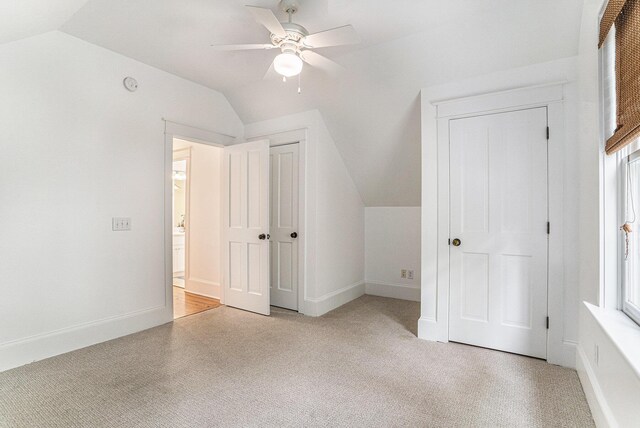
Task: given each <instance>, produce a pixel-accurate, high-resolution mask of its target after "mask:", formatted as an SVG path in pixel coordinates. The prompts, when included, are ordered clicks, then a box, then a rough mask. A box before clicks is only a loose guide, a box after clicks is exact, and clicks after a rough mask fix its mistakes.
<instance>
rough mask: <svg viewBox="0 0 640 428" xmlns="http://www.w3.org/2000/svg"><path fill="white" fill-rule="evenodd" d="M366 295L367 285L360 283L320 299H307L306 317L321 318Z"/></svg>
mask: <svg viewBox="0 0 640 428" xmlns="http://www.w3.org/2000/svg"><path fill="white" fill-rule="evenodd" d="M364 294H365V283H364V281H359V282H356V283H354V284H351V285H347V286H346V287H343V288H341V289H339V290H336V291H332V292H331V293H327V294H325V295H324V296H322V297H318V298H306V299H305V308H306V309H307V310H306V312H305V315H310V316H314V317H319V316H321V315H324V314H326V313H327V312H330V311H332V310H334V309H336V308H338V307H340V306H342V305H344V304H345V303H348V302H350V301H352V300H354V299H357V298H358V297H360V296H362V295H364Z"/></svg>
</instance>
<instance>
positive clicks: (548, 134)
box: [547, 126, 549, 140]
mask: <svg viewBox="0 0 640 428" xmlns="http://www.w3.org/2000/svg"><path fill="white" fill-rule="evenodd" d="M548 139H549V127H548V126H547V140H548Z"/></svg>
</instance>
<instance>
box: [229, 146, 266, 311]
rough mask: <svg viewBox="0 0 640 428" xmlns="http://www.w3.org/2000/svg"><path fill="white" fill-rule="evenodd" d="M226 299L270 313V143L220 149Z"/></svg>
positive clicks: (241, 306)
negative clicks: (222, 174)
mask: <svg viewBox="0 0 640 428" xmlns="http://www.w3.org/2000/svg"><path fill="white" fill-rule="evenodd" d="M223 171H224V177H223V186H224V195H223V198H224V199H223V203H224V215H223V221H224V226H223V229H224V233H225V237H224V245H225V246H226V247H225V249H224V303H225V304H226V305H228V306H233V307H236V308H239V309H245V310H247V311H251V312H257V313H259V314H263V315H269V304H270V301H269V299H270V297H269V293H270V291H269V237H270V236H269V141H268V140H262V141H255V142H251V143H243V144H236V145H234V146H227V147H225V148H224V169H223Z"/></svg>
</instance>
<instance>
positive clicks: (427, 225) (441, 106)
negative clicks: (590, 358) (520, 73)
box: [418, 81, 575, 367]
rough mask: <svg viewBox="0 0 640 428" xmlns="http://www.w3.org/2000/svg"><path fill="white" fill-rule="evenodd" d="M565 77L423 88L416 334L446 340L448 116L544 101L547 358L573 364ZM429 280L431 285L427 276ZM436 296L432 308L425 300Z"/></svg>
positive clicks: (525, 106)
mask: <svg viewBox="0 0 640 428" xmlns="http://www.w3.org/2000/svg"><path fill="white" fill-rule="evenodd" d="M566 84H567V82H565V81H560V82H552V83H547V84H541V85H535V86H525V87H520V88H516V89H509V90H505V91H497V92H490V93H486V94H481V95H472V96H464V97H457V98H453V99H446V100H437V99H430V98H429V96H428V94H426V93H425V92H424V91H423V92H422V94H421V98H422V109H423V129H422V133H423V136H422V139H423V151H422V156H423V180H424V179H426V181H423V182H427V183H428V186H424V185H423V189H422V192H423V194H422V207H423V211H422V253H423V261H422V272H423V276H422V293H423V294H422V299H421V300H422V304H421V305H422V311H421V317H420V320H419V322H418V337H420V338H423V339H427V340H434V341H439V342H448V341H449V245H448V239H449V215H450V213H449V158H448V152H449V121H450V120H452V119H461V118H465V117H473V116H478V115H484V114H493V113H503V112H510V111H514V110H522V109H529V108H536V107H546V108H547V114H548V122H547V123H548V126H549V128H550V130H551V132H550V136H549V142H548V147H549V151H548V183H549V193H548V198H549V205H548V209H549V222H550V223H551V234H550V235H549V252H548V257H549V261H548V293H547V302H548V304H547V313H548V316H549V318H550V326H549V330H548V335H547V361H548V362H550V363H554V364H560V365H564V366H569V367H573V366H575V343H573V342H570V341H566V340H564V317H563V300H564V283H563V275H564V272H563V270H564V267H563V266H564V264H563V262H564V256H563V252H564V243H563V231H564V228H563V212H564V210H563V201H564V147H565V127H564V99H565V97H564V88H565V85H566ZM430 281H431V284H434V283H435V287H433V285H431V286H429V282H430ZM429 301H435V302H436V305H435V311H433V310H432V309H430V308H429V307H425V302H429Z"/></svg>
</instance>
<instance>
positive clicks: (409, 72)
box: [0, 0, 583, 206]
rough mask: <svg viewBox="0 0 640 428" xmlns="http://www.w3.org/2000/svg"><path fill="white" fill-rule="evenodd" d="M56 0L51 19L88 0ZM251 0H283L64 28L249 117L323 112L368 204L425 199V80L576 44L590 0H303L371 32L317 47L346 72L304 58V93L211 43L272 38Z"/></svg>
mask: <svg viewBox="0 0 640 428" xmlns="http://www.w3.org/2000/svg"><path fill="white" fill-rule="evenodd" d="M10 3H17V2H10ZM21 3H29V4H32V6H33V7H35V6H36V5H40V6H42V7H44V5H47V7H46V8H45V9H42V10H51V9H52V6H50V5H49V3H54V2H46V1H44V0H42V1H34V0H30V1H29V2H21ZM55 3H56V6H57V5H58V4H59V5H60V9H57V10H56V12H55V13H54V12H53V11H52V12H50V13H51V15H52V17H55V19H53V18H52V19H51V20H50V22H48V23H46V25H45V24H43V23H39V24H38V25H40V26H41V27H42V28H45V27H47V28H48V27H51V26H53V25H55V24H57V23H58V22H59V21H60V20H61V19H63V18H64V17H65V16H67V17H68V16H70V13H71V12H72V11H73V10H74V7H75V8H77V6H78V5H80V4H82V3H84V2H83V1H71V0H66V1H57V2H55ZM245 3H251V4H253V5H257V6H262V7H272V8H273V10H274V11H277V8H276V6H277V0H180V1H178V0H89V1H88V2H86V5H84V7H82V8H81V9H80V10H79V11H78V12H77V13H75V15H73V17H72V18H70V19H69V20H68V21H67V22H66V23H65V24H64V25H62V26H61V30H62V31H65V32H67V33H69V34H72V35H74V36H77V37H79V38H82V39H84V40H87V41H89V42H91V43H95V44H97V45H100V46H103V47H105V48H108V49H111V50H113V51H116V52H119V53H121V54H123V55H126V56H129V57H132V58H135V59H137V60H139V61H142V62H145V63H147V64H149V65H152V66H155V67H158V68H160V69H163V70H166V71H168V72H171V73H174V74H176V75H178V76H182V77H184V78H187V79H190V80H192V81H195V82H198V83H201V84H203V85H206V86H208V87H211V88H213V89H217V90H220V91H221V92H223V93H224V94H225V95H226V96H227V98H228V99H229V101H230V102H231V104H232V105H233V107H234V108H235V109H236V111H237V112H238V115H239V116H240V118H241V119H242V120H243V122H245V123H251V122H254V121H259V120H264V119H270V118H274V117H278V116H282V115H285V114H290V113H296V112H300V111H305V110H310V109H318V110H320V112H321V113H322V115H323V117H324V119H325V121H326V123H327V126H328V128H329V130H330V132H331V134H332V135H333V138H334V139H335V141H336V144H337V146H338V149H339V150H340V152H341V154H342V156H343V157H344V160H345V163H346V164H347V166H348V168H349V169H350V172H351V175H352V177H353V178H354V180H355V182H356V185H357V186H358V189H359V190H360V193H361V195H362V198H363V200H364V203H365V205H367V206H411V205H420V121H419V112H420V106H419V102H418V95H419V92H420V89H421V88H423V87H426V86H430V85H434V84H438V83H444V82H447V81H453V80H455V79H461V78H466V77H472V76H476V75H480V74H485V73H489V72H492V71H497V70H501V69H507V68H512V67H518V66H524V65H528V64H533V63H538V62H544V61H549V60H553V59H557V58H563V57H568V56H572V55H575V54H577V49H578V34H579V26H580V19H581V13H582V4H583V0H446V1H444V0H389V1H378V0H300V4H301V8H300V12H299V13H298V14H296V15H294V21H295V22H298V23H300V24H302V25H304V26H305V27H306V28H307V29H308V30H309V31H310V32H316V31H321V30H324V29H327V28H332V27H337V26H340V25H345V24H352V25H353V26H354V27H355V28H356V30H357V31H358V33H359V34H360V36H361V38H362V43H361V44H359V45H357V46H348V47H334V48H325V49H321V50H319V52H320V53H322V54H324V55H326V56H328V57H330V58H332V59H334V60H335V61H337V62H339V63H340V64H342V65H344V66H345V67H346V71H345V72H344V73H343V74H342V75H340V76H339V77H337V78H329V77H328V76H325V75H324V74H322V73H321V72H317V71H315V70H310V69H309V68H305V70H303V74H302V88H303V93H302V94H300V95H298V94H297V93H296V82H292V81H290V82H288V83H286V84H285V83H282V82H281V81H278V80H266V81H265V80H263V79H262V77H263V75H264V73H265V71H266V70H267V68H268V67H269V64H270V62H271V59H272V58H273V57H274V56H275V54H276V53H275V52H274V51H250V52H246V51H245V52H216V51H213V50H212V49H211V48H210V47H209V45H210V44H212V43H213V44H226V43H264V42H267V41H268V32H267V31H266V30H265V29H264V28H262V27H261V26H259V25H258V24H256V23H255V22H254V21H253V18H252V17H251V16H250V14H249V13H248V12H247V11H246V10H245V8H244V4H245ZM25 10H26V9H25ZM1 11H2V9H0V12H1ZM41 14H42V13H41ZM0 15H1V13H0ZM279 17H281V18H282V20H284V19H285V17H284V15H279ZM58 25H60V24H58ZM31 27H33V28H36V27H37V25H35V24H34V25H33V26H31ZM43 31H44V30H43ZM5 33H7V32H5V31H2V32H0V40H2V39H1V37H3V36H4V35H5ZM7 34H8V33H7Z"/></svg>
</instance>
